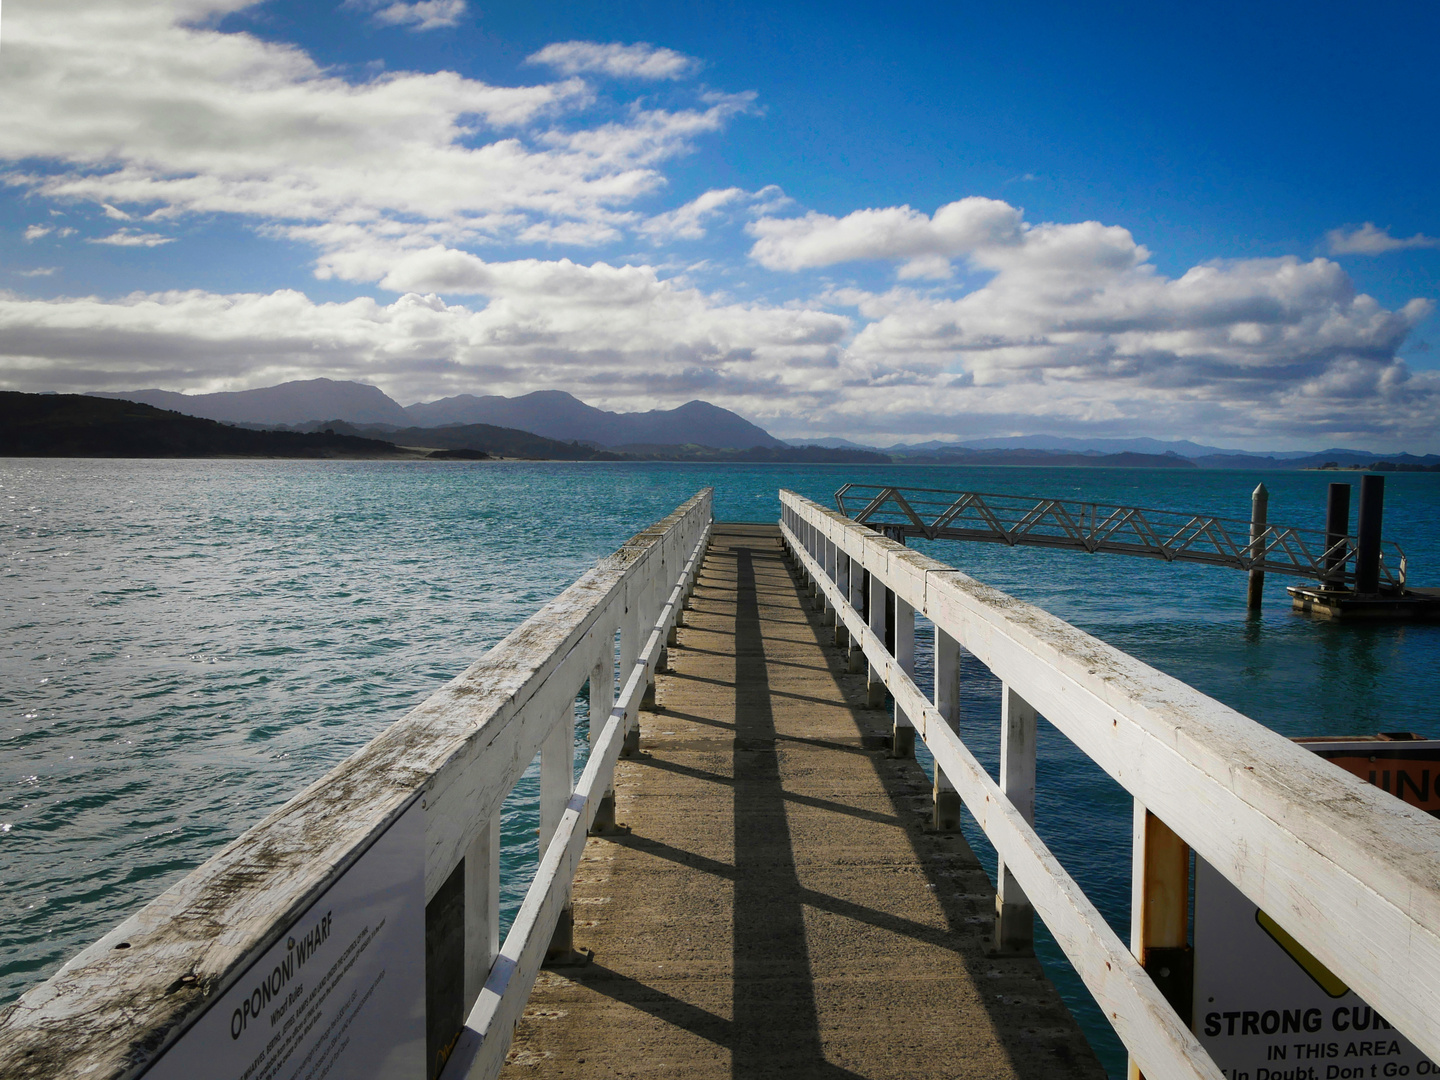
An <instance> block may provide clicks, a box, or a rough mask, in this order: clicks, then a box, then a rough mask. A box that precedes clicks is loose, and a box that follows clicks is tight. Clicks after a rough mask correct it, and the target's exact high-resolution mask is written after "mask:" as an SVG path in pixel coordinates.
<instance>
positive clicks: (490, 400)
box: [92, 379, 786, 450]
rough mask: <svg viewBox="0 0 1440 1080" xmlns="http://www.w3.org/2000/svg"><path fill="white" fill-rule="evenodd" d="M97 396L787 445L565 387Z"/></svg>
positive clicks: (236, 409) (396, 422)
mask: <svg viewBox="0 0 1440 1080" xmlns="http://www.w3.org/2000/svg"><path fill="white" fill-rule="evenodd" d="M92 396H94V397H105V398H118V399H120V400H124V401H137V402H140V403H142V404H145V405H153V406H154V407H155V408H157V409H170V410H173V411H175V412H179V413H184V414H186V415H187V416H199V417H203V418H205V419H207V420H220V421H223V422H224V423H229V424H246V425H252V426H255V425H258V426H264V427H279V426H286V427H311V428H313V427H317V426H319V425H323V424H326V423H329V422H331V421H335V420H342V421H344V422H346V423H349V424H366V425H388V426H389V427H392V428H393V429H395V430H397V431H398V430H401V429H404V428H410V427H427V428H428V427H455V426H460V425H470V424H488V425H490V426H491V427H504V428H516V429H518V430H520V431H528V432H531V433H533V434H535V435H542V436H544V437H545V438H547V439H558V440H561V441H564V442H582V443H588V444H590V445H592V446H599V447H606V448H609V447H617V446H632V445H633V446H684V445H691V444H698V445H700V446H710V447H715V448H717V449H732V448H733V449H741V450H748V449H750V448H752V447H756V446H763V447H767V448H772V449H780V448H782V447H784V446H786V444H785V443H784V442H782V441H781V440H779V439H777V438H775V437H774V436H773V435H771V434H770V433H769V432H768V431H766V430H765V429H764V428H762V427H758V426H756V425H755V424H752V423H750V421H748V420H746V419H745V418H744V417H741V416H738V415H736V414H735V413H733V412H730V411H729V410H728V409H722V408H720V407H719V406H716V405H711V404H709V403H708V402H704V401H691V402H687V403H686V404H684V405H681V406H680V407H679V408H677V409H653V410H651V411H650V412H639V413H614V412H606V411H605V410H604V409H597V408H595V407H594V406H593V405H587V404H585V402H583V401H581V400H579V399H578V398H576V397H574V396H572V395H570V394H567V393H565V392H564V391H563V390H537V391H536V392H535V393H533V394H525V395H523V396H521V397H515V398H507V397H498V396H487V397H476V396H474V395H473V394H461V395H459V396H458V397H448V398H441V399H440V400H439V401H426V402H419V403H417V404H415V405H410V406H408V407H406V406H402V405H401V404H399V402H397V401H394V400H393V399H391V398H389V397H387V396H386V395H385V394H384V393H383V392H382V391H381V390H379V389H378V388H376V387H374V386H368V385H366V384H365V383H357V382H337V381H335V380H333V379H307V380H304V381H301V382H288V383H282V384H280V385H279V386H268V387H265V388H264V389H261V390H237V391H233V392H229V393H219V394H177V393H175V392H173V391H170V390H133V391H124V392H120V393H97V394H94V395H92Z"/></svg>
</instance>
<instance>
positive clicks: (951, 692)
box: [931, 626, 960, 832]
mask: <svg viewBox="0 0 1440 1080" xmlns="http://www.w3.org/2000/svg"><path fill="white" fill-rule="evenodd" d="M933 648H934V656H933V659H934V662H933V666H932V670H933V671H934V672H935V711H936V712H937V713H939V714H940V717H941V719H943V720H944V721H945V722H946V723H947V724H949V725H950V727H951V728H952V729H954V730H956V731H959V729H960V643H959V642H958V641H956V640H955V639H954V638H953V637H951V636H950V635H949V634H947V633H946V632H945V631H944V630H942V629H941V628H940V627H938V626H937V627H935V637H934V644H933ZM932 798H933V800H934V814H933V816H932V818H931V825H932V827H934V828H935V829H938V830H941V831H944V832H952V831H954V830H956V829H958V828H959V827H960V796H959V795H958V794H957V793H956V791H955V785H954V784H953V783H951V781H950V777H949V776H947V775H946V774H945V770H944V769H936V770H935V780H934V783H933V785H932Z"/></svg>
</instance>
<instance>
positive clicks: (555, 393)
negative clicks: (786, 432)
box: [405, 390, 786, 449]
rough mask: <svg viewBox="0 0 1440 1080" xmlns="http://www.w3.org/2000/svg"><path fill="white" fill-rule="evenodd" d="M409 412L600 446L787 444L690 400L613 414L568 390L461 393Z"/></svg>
mask: <svg viewBox="0 0 1440 1080" xmlns="http://www.w3.org/2000/svg"><path fill="white" fill-rule="evenodd" d="M405 411H406V413H407V414H409V416H410V421H409V422H410V423H411V424H414V425H416V426H418V427H439V426H442V425H443V426H449V425H453V424H494V425H496V426H498V427H511V428H519V429H520V430H521V431H533V432H534V433H535V434H536V435H544V436H545V437H546V438H549V439H565V440H567V441H570V440H578V441H579V442H588V443H594V444H595V445H597V446H605V447H617V446H647V445H648V446H684V445H686V444H698V445H700V446H713V447H716V448H717V449H730V448H733V449H749V448H750V447H752V446H767V447H781V446H785V445H786V444H785V443H784V442H782V441H781V440H779V439H777V438H775V437H774V436H773V435H771V434H770V433H769V432H768V431H766V430H765V429H764V428H762V427H758V426H757V425H755V424H752V423H750V421H748V420H746V419H745V418H744V417H741V416H738V415H736V414H735V413H733V412H731V411H730V410H728V409H722V408H720V407H719V406H718V405H711V404H710V403H708V402H705V401H690V402H686V403H685V404H684V405H681V406H680V407H679V408H678V409H653V410H651V411H650V412H643V413H614V412H606V411H605V410H604V409H597V408H595V407H594V406H593V405H586V404H585V403H584V402H583V401H581V400H579V399H578V398H576V397H573V396H572V395H570V394H567V393H565V392H564V391H563V390H537V391H535V392H534V393H533V394H525V395H523V396H521V397H515V398H507V397H494V396H487V397H475V396H474V395H473V394H461V395H459V396H458V397H449V398H441V399H440V400H439V401H429V402H424V403H421V404H416V405H411V406H410V407H409V408H407V409H406V410H405Z"/></svg>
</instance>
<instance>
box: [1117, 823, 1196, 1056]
mask: <svg viewBox="0 0 1440 1080" xmlns="http://www.w3.org/2000/svg"><path fill="white" fill-rule="evenodd" d="M1133 820H1134V824H1133V827H1132V833H1131V835H1132V841H1131V852H1132V854H1131V860H1132V869H1131V874H1130V951H1131V952H1133V953H1134V954H1135V959H1137V960H1139V961H1140V966H1141V967H1143V968H1144V969H1145V971H1146V973H1147V974H1149V976H1150V978H1151V979H1152V980H1153V981H1154V983H1155V986H1156V988H1157V989H1159V991H1160V992H1161V993H1162V994H1164V995H1165V999H1166V1000H1167V1001H1169V1002H1170V1004H1171V1006H1172V1007H1173V1008H1174V1009H1175V1011H1176V1012H1177V1013H1178V1014H1179V1016H1180V1019H1181V1020H1183V1021H1184V1022H1185V1024H1186V1025H1187V1026H1188V1025H1189V1024H1190V1019H1191V1009H1192V993H1193V988H1192V982H1193V980H1192V973H1193V970H1194V962H1193V957H1192V955H1191V951H1190V848H1189V847H1188V846H1187V845H1186V843H1185V841H1183V840H1181V839H1180V837H1178V836H1176V835H1175V833H1174V832H1173V831H1172V830H1171V829H1170V827H1169V826H1168V825H1166V824H1165V823H1164V822H1163V821H1161V820H1160V819H1159V818H1157V817H1156V816H1155V815H1154V814H1152V813H1150V812H1149V811H1148V810H1146V809H1145V807H1144V806H1142V805H1141V803H1140V800H1139V799H1136V800H1135V811H1134V819H1133ZM1129 1075H1130V1080H1142V1077H1141V1073H1140V1070H1139V1068H1138V1067H1137V1066H1136V1064H1135V1062H1134V1060H1133V1059H1132V1060H1131V1062H1130V1069H1129Z"/></svg>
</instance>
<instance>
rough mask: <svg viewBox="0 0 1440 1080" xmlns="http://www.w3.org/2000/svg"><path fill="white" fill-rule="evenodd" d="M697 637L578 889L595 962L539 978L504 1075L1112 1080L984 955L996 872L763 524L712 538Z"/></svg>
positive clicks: (1037, 992) (1020, 964)
mask: <svg viewBox="0 0 1440 1080" xmlns="http://www.w3.org/2000/svg"><path fill="white" fill-rule="evenodd" d="M688 622H689V625H688V626H687V627H686V628H684V629H682V630H681V631H680V647H678V648H675V649H672V650H671V653H670V659H671V665H672V667H673V674H670V675H661V676H659V678H658V682H657V690H658V694H657V697H658V700H659V702H660V705H661V711H660V712H657V713H645V714H642V717H641V730H642V741H641V747H642V749H641V754H640V756H639V757H638V758H635V759H631V760H629V761H622V762H621V763H620V765H619V767H618V770H617V773H616V792H617V817H618V820H620V821H621V822H623V823H625V824H627V825H628V826H629V828H630V830H631V831H630V832H629V833H628V834H622V835H619V836H616V837H607V838H598V837H597V838H592V839H591V840H590V841H589V842H588V843H587V845H586V849H585V856H584V861H583V863H582V866H581V869H580V871H579V874H578V876H577V880H576V883H575V893H574V897H575V920H576V922H575V940H576V943H577V946H579V947H581V948H586V949H590V950H593V953H594V956H593V960H592V962H591V963H589V964H588V965H585V966H579V967H570V968H562V969H556V970H552V971H547V972H544V973H542V975H541V977H540V981H539V983H538V984H537V986H536V988H535V993H534V995H533V996H532V998H531V1001H530V1004H529V1007H528V1008H527V1010H526V1013H525V1018H524V1019H523V1020H522V1022H521V1024H520V1026H519V1028H518V1029H517V1031H516V1036H515V1041H514V1044H513V1049H512V1050H511V1054H510V1058H509V1065H508V1067H507V1069H506V1074H505V1075H506V1076H507V1077H509V1078H510V1080H529V1078H539V1077H551V1076H556V1077H559V1076H565V1077H572V1076H574V1077H616V1076H624V1077H676V1076H684V1077H746V1078H748V1077H762V1076H780V1075H784V1076H786V1077H816V1078H825V1080H841V1078H845V1077H875V1078H880V1077H897V1078H899V1077H906V1078H918V1077H942V1076H943V1077H975V1078H977V1080H981V1078H983V1080H994V1078H998V1077H1011V1076H1016V1077H1033V1078H1037V1080H1038V1078H1042V1077H1044V1078H1049V1077H1086V1078H1089V1077H1096V1078H1099V1077H1102V1076H1103V1075H1104V1074H1103V1071H1102V1070H1101V1068H1100V1066H1099V1064H1098V1062H1097V1061H1096V1059H1095V1056H1094V1054H1093V1053H1092V1052H1091V1050H1090V1048H1089V1046H1088V1045H1087V1044H1086V1042H1085V1040H1084V1037H1083V1036H1082V1035H1081V1034H1080V1031H1079V1029H1078V1027H1077V1026H1076V1024H1075V1022H1074V1021H1073V1019H1072V1018H1071V1017H1070V1014H1069V1013H1068V1011H1067V1010H1066V1009H1065V1006H1064V1005H1063V1004H1062V1003H1061V1001H1060V999H1059V996H1058V994H1057V993H1056V992H1055V989H1054V987H1053V986H1051V984H1050V983H1049V982H1048V981H1047V980H1046V979H1045V978H1044V976H1043V974H1042V972H1041V969H1040V966H1039V964H1038V963H1037V962H1036V961H1035V960H1033V959H993V958H990V957H988V956H987V955H986V953H987V948H988V945H989V939H990V934H991V925H992V920H993V912H994V893H993V891H992V890H991V886H990V883H989V881H988V879H987V878H986V876H985V873H984V871H983V870H982V869H981V868H980V866H979V864H978V863H977V862H976V860H975V857H974V855H973V854H972V853H971V851H970V848H969V846H968V845H967V844H966V843H965V841H964V839H963V838H961V837H960V836H937V835H932V834H928V833H926V832H924V831H923V830H922V826H923V825H924V824H925V823H926V822H927V820H928V812H929V800H930V795H929V791H930V785H929V782H928V781H927V780H926V778H925V774H924V772H923V771H922V770H921V769H920V767H919V766H918V765H916V764H915V762H914V761H895V760H891V759H889V758H887V757H886V752H885V745H886V737H887V736H888V732H889V723H890V721H889V713H888V711H887V710H878V709H867V708H864V707H863V702H864V681H863V680H864V676H855V675H847V674H844V673H843V669H844V659H843V656H842V654H841V653H840V652H839V651H838V650H836V649H834V648H833V647H828V646H827V645H825V644H822V643H823V642H828V641H829V640H830V637H831V634H832V631H831V630H830V629H829V628H824V627H821V626H820V625H819V622H818V618H817V615H816V613H815V612H814V611H813V610H811V609H810V608H809V606H808V605H803V606H802V603H801V600H800V596H799V593H798V591H797V589H796V586H795V579H794V578H793V577H792V576H791V573H790V570H789V568H788V566H787V564H786V562H785V560H784V558H783V555H782V552H781V548H780V542H779V533H778V530H777V529H776V528H775V526H772V525H726V524H719V525H717V526H716V528H715V533H714V539H713V541H712V544H711V547H710V552H709V554H708V556H707V558H706V560H705V567H704V571H703V573H702V576H701V578H700V582H699V586H698V588H697V589H696V592H695V603H694V610H693V611H692V612H690V613H689V615H688ZM997 722H998V721H997Z"/></svg>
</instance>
